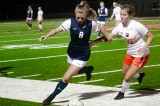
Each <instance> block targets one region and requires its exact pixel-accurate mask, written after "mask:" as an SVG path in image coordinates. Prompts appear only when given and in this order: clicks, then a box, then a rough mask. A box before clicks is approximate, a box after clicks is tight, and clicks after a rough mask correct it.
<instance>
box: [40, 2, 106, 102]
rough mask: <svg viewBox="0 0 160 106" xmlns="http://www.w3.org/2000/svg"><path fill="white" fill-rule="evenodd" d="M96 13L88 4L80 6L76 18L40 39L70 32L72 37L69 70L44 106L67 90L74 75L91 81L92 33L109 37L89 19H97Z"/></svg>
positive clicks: (68, 60) (65, 22)
mask: <svg viewBox="0 0 160 106" xmlns="http://www.w3.org/2000/svg"><path fill="white" fill-rule="evenodd" d="M94 13H95V12H93V11H92V9H90V8H89V5H88V4H86V3H83V4H78V5H77V6H76V8H75V18H71V19H68V20H66V21H64V22H63V23H62V24H61V25H60V26H59V27H58V28H56V29H53V30H52V31H50V32H49V33H48V34H47V35H45V36H42V37H41V38H40V41H42V40H46V39H47V38H48V37H51V36H53V35H55V34H57V33H59V32H61V31H70V37H71V41H70V43H69V46H68V50H67V54H68V55H67V62H68V69H67V71H66V73H65V74H64V76H63V78H62V80H61V81H60V82H59V83H58V84H57V86H56V88H55V90H54V92H53V93H52V94H50V95H49V96H48V97H47V98H46V99H45V100H44V101H43V103H42V104H43V105H49V104H50V103H51V101H52V100H53V99H54V98H55V97H56V96H57V95H58V94H59V93H60V92H61V91H62V90H63V89H65V87H66V86H67V85H68V83H69V80H70V79H71V78H72V77H73V76H74V75H76V74H80V73H86V77H87V80H90V78H91V72H92V71H93V66H88V67H86V66H85V65H86V63H87V61H88V60H89V57H90V47H89V40H90V36H91V33H94V32H97V31H101V32H102V34H103V35H105V36H107V34H106V32H105V31H104V30H103V29H100V28H99V26H98V24H97V23H96V22H94V21H91V20H88V19H87V18H89V17H91V18H92V17H95V15H96V14H94ZM102 39H103V38H102ZM104 40H105V39H104Z"/></svg>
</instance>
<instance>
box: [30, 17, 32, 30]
mask: <svg viewBox="0 0 160 106" xmlns="http://www.w3.org/2000/svg"><path fill="white" fill-rule="evenodd" d="M29 27H30V28H32V19H30V20H29Z"/></svg>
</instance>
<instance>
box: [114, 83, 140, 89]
mask: <svg viewBox="0 0 160 106" xmlns="http://www.w3.org/2000/svg"><path fill="white" fill-rule="evenodd" d="M138 84H139V83H138V82H134V83H131V85H138ZM114 87H116V88H119V87H122V84H121V85H116V86H114Z"/></svg>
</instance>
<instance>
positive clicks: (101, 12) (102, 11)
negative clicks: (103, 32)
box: [97, 1, 108, 38]
mask: <svg viewBox="0 0 160 106" xmlns="http://www.w3.org/2000/svg"><path fill="white" fill-rule="evenodd" d="M107 16H108V9H107V8H106V7H105V3H104V1H101V2H100V8H98V18H97V23H98V24H99V26H100V27H102V28H103V27H104V25H105V23H106V18H107ZM97 38H100V32H98V36H97Z"/></svg>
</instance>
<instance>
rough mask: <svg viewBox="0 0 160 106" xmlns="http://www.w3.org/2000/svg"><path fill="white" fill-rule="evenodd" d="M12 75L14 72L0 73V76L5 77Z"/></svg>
mask: <svg viewBox="0 0 160 106" xmlns="http://www.w3.org/2000/svg"><path fill="white" fill-rule="evenodd" d="M13 73H14V72H7V73H4V72H0V75H4V74H5V75H6V74H7V75H9V74H13Z"/></svg>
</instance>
